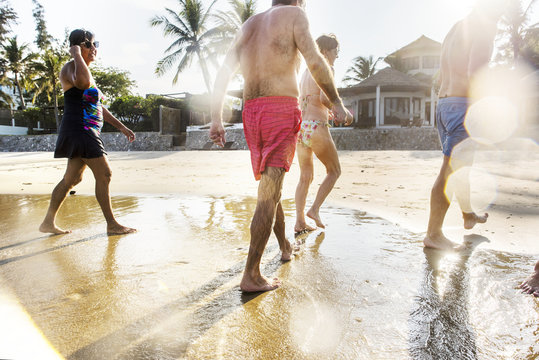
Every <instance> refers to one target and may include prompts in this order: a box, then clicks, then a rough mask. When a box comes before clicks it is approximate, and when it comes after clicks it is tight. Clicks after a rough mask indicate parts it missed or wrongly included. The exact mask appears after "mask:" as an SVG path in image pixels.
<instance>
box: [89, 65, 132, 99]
mask: <svg viewBox="0 0 539 360" xmlns="http://www.w3.org/2000/svg"><path fill="white" fill-rule="evenodd" d="M129 75H130V74H129V72H128V71H124V70H120V69H116V68H114V67H106V68H104V67H101V66H96V67H93V68H92V76H93V77H94V80H95V82H96V85H97V87H98V88H99V90H101V92H102V93H103V95H104V96H105V101H106V103H109V104H110V103H113V102H114V100H115V99H116V98H118V97H122V96H128V95H131V88H132V87H133V86H135V85H136V82H135V81H134V80H132V79H131V78H130V77H129Z"/></svg>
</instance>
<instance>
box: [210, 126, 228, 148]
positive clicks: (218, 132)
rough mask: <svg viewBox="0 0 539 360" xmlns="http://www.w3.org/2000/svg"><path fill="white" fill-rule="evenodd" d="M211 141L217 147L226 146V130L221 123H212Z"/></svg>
mask: <svg viewBox="0 0 539 360" xmlns="http://www.w3.org/2000/svg"><path fill="white" fill-rule="evenodd" d="M210 140H211V141H213V143H214V144H215V145H217V146H220V147H224V146H225V128H224V127H223V123H222V122H221V121H219V122H216V121H212V123H211V126H210Z"/></svg>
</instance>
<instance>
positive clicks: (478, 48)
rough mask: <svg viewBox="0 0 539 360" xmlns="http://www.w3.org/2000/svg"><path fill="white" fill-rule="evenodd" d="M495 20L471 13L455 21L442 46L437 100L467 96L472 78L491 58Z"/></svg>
mask: <svg viewBox="0 0 539 360" xmlns="http://www.w3.org/2000/svg"><path fill="white" fill-rule="evenodd" d="M495 35H496V21H495V20H493V19H489V18H485V17H480V16H479V15H477V14H475V13H472V14H470V15H469V16H467V17H466V18H464V19H463V20H461V21H459V22H457V23H456V24H455V25H454V26H453V28H452V29H451V30H450V31H449V33H448V34H447V36H446V37H445V39H444V42H443V44H442V55H441V64H440V78H441V85H440V92H439V97H440V98H445V97H467V96H468V91H469V88H470V81H471V79H472V77H473V75H474V74H475V73H476V72H477V71H478V70H479V69H480V68H482V67H483V66H485V65H487V64H488V62H489V60H490V56H491V55H492V49H493V43H494V37H495Z"/></svg>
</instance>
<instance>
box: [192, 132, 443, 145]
mask: <svg viewBox="0 0 539 360" xmlns="http://www.w3.org/2000/svg"><path fill="white" fill-rule="evenodd" d="M330 131H331V136H332V137H333V141H335V145H336V146H337V149H338V150H440V140H439V139H438V132H437V131H436V129H433V128H391V129H349V128H332V129H330ZM226 140H227V144H226V148H228V149H230V150H237V149H247V144H246V143H245V137H244V136H243V129H227V130H226ZM185 148H186V150H209V149H218V148H217V146H215V145H212V144H211V142H210V141H209V136H208V131H207V130H195V131H189V132H188V133H187V142H186V144H185Z"/></svg>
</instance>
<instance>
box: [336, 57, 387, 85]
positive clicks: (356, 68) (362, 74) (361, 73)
mask: <svg viewBox="0 0 539 360" xmlns="http://www.w3.org/2000/svg"><path fill="white" fill-rule="evenodd" d="M378 61H380V58H378V59H376V61H375V60H374V57H373V56H372V55H370V56H369V57H366V56H358V57H356V58H355V59H354V60H353V64H352V66H351V67H350V68H349V69H348V70H346V76H345V77H344V78H343V81H344V82H346V83H359V82H361V81H363V80H365V79H366V78H368V77H371V76H372V75H374V73H375V72H376V65H377V64H378Z"/></svg>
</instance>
